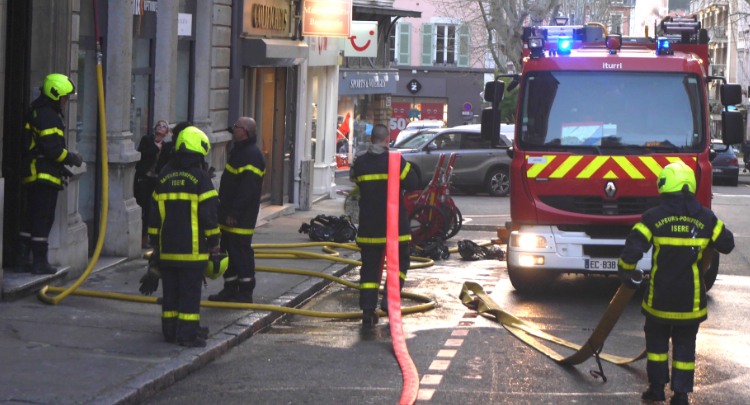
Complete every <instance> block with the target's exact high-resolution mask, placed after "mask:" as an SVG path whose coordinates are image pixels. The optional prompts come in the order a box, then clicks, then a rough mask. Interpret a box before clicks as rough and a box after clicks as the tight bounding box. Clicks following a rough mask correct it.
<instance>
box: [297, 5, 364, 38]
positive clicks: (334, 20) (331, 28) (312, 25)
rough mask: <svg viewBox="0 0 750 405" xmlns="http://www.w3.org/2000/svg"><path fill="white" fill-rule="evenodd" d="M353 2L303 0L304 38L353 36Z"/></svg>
mask: <svg viewBox="0 0 750 405" xmlns="http://www.w3.org/2000/svg"><path fill="white" fill-rule="evenodd" d="M351 24H352V0H303V1H302V36H316V37H344V38H348V37H349V36H351Z"/></svg>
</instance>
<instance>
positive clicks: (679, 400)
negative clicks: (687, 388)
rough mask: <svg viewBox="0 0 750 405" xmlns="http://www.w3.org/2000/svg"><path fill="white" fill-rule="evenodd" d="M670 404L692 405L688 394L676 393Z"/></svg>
mask: <svg viewBox="0 0 750 405" xmlns="http://www.w3.org/2000/svg"><path fill="white" fill-rule="evenodd" d="M669 403H670V405H690V400H689V399H688V394H687V392H675V393H674V395H672V399H670V400H669Z"/></svg>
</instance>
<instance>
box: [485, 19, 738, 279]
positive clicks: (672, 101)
mask: <svg viewBox="0 0 750 405" xmlns="http://www.w3.org/2000/svg"><path fill="white" fill-rule="evenodd" d="M654 31H655V32H654V34H655V35H654V36H653V37H649V35H648V30H647V31H646V34H645V36H643V37H640V38H635V37H623V36H622V35H618V34H610V33H607V32H606V29H605V27H604V26H603V25H601V24H596V25H593V24H590V25H586V26H554V27H535V28H530V27H529V28H525V29H524V40H523V47H524V56H523V61H522V62H523V70H522V72H521V73H520V74H512V75H499V76H498V77H496V78H495V81H494V82H489V83H487V85H486V87H485V91H484V98H485V100H486V101H488V102H490V103H492V107H491V108H488V109H485V111H483V113H482V136H483V137H484V138H485V139H489V140H492V141H493V143H496V142H497V139H499V131H500V125H501V117H500V111H499V108H498V104H499V101H500V100H502V97H503V94H504V93H505V87H506V83H505V81H508V82H509V84H508V85H507V87H508V90H511V89H512V88H514V87H517V86H520V87H519V92H518V109H517V114H516V117H517V120H516V123H515V124H516V126H515V131H516V133H515V138H514V142H513V147H512V148H510V149H508V155H509V156H510V157H511V158H512V163H511V169H510V176H511V191H510V206H511V221H510V222H509V223H507V224H506V227H507V228H508V230H509V234H510V235H509V242H508V255H507V264H508V275H509V278H510V281H511V283H512V284H513V286H514V288H515V289H516V290H519V291H530V290H534V289H535V288H537V287H538V286H540V285H541V284H543V283H549V282H550V281H551V280H554V278H555V277H556V276H557V275H560V274H565V273H573V274H586V275H588V274H600V275H610V274H611V275H614V274H617V263H618V258H619V256H620V253H621V251H622V249H623V246H624V244H625V238H626V237H627V235H628V233H629V232H630V230H631V229H632V227H633V225H634V224H636V223H637V222H638V221H639V220H640V218H641V214H642V213H643V212H645V211H646V210H648V209H650V208H652V207H655V206H657V205H658V204H659V201H660V197H659V193H658V191H657V187H656V179H657V177H658V175H659V173H660V171H661V170H662V169H663V167H664V166H666V165H667V164H669V163H671V162H675V161H682V162H684V163H686V164H687V165H688V166H690V167H691V168H692V169H693V170H694V171H695V175H696V181H697V190H696V198H697V200H698V201H700V203H701V204H703V205H704V206H705V207H708V208H710V207H711V181H712V166H711V160H712V159H713V158H714V157H715V156H716V153H717V151H716V150H713V149H712V148H713V146H712V145H711V142H710V138H711V134H710V133H709V128H710V126H709V103H708V98H707V95H708V94H709V93H710V92H714V94H716V95H718V96H720V99H721V104H722V105H723V106H724V107H723V110H724V111H722V113H721V116H722V122H721V137H722V139H723V145H733V144H738V143H741V142H742V139H743V138H744V129H743V127H744V125H743V118H742V115H741V113H740V112H738V111H728V108H726V107H728V106H732V105H736V104H740V103H741V102H742V91H741V89H740V85H735V84H727V82H726V80H725V79H724V78H723V77H713V76H710V75H709V74H708V72H709V62H710V61H709V57H708V41H709V38H708V34H707V31H706V30H705V29H702V28H701V26H700V22H698V21H697V18H695V17H686V18H679V19H678V18H667V19H665V20H663V21H661V22H660V23H659V25H658V28H656V29H655V30H654ZM501 78H506V79H505V81H503V80H500V79H501ZM706 264H708V263H706ZM718 267H719V255H718V254H716V255H713V259H712V261H711V265H710V268H709V269H708V270H707V271H706V274H705V275H704V280H705V282H706V284H707V287H708V288H710V286H711V285H713V282H714V280H715V279H716V274H717V272H718ZM638 268H639V269H641V270H643V271H644V272H645V273H648V272H649V271H650V270H651V252H649V253H648V254H646V255H644V257H643V259H642V260H641V261H640V262H638Z"/></svg>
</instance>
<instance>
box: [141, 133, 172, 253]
mask: <svg viewBox="0 0 750 405" xmlns="http://www.w3.org/2000/svg"><path fill="white" fill-rule="evenodd" d="M168 134H169V123H168V122H167V121H164V120H159V122H157V123H156V125H155V126H154V133H153V135H145V136H144V137H143V138H141V141H140V142H139V143H138V152H140V153H141V160H139V161H138V163H136V164H135V181H134V182H133V194H135V201H136V202H137V203H138V205H139V206H140V207H141V212H142V215H141V218H142V219H143V224H144V225H143V227H142V228H143V233H142V234H141V239H142V242H141V247H142V248H144V249H147V248H149V247H151V246H150V245H149V244H148V233H147V232H146V228H147V226H146V224H148V217H149V208H150V207H151V194H152V193H153V192H154V189H155V188H156V178H157V176H158V174H159V171H158V170H156V168H157V162H158V161H159V157H160V155H161V153H162V151H163V150H164V144H165V142H164V137H166V136H167V135H168Z"/></svg>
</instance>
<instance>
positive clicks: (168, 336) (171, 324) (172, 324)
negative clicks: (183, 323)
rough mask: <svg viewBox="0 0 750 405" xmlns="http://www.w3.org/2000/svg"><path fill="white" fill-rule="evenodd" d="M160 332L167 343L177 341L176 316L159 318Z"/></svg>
mask: <svg viewBox="0 0 750 405" xmlns="http://www.w3.org/2000/svg"><path fill="white" fill-rule="evenodd" d="M161 333H162V334H163V335H164V340H165V341H167V343H174V342H176V341H177V318H161Z"/></svg>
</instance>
